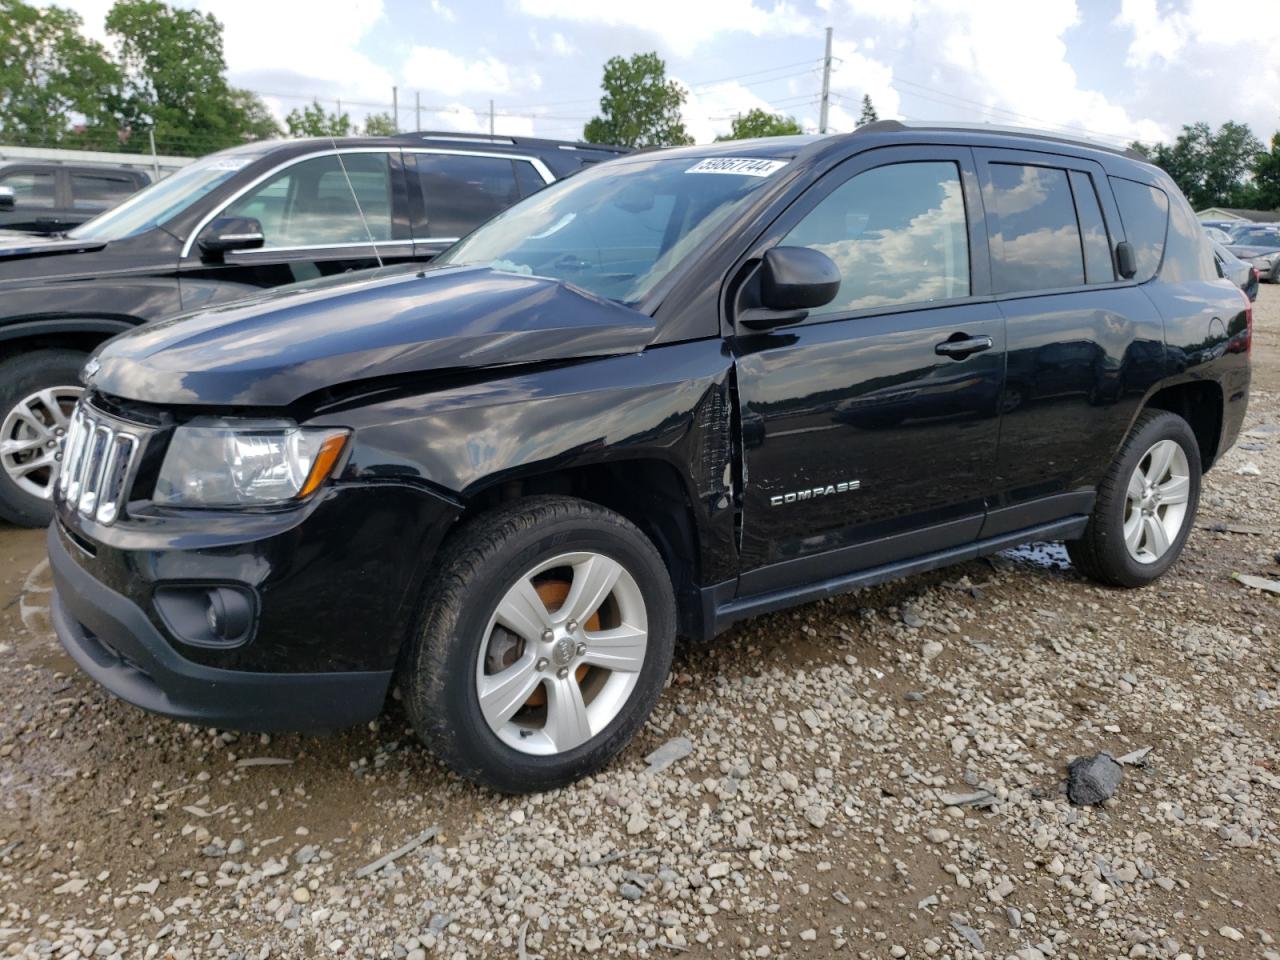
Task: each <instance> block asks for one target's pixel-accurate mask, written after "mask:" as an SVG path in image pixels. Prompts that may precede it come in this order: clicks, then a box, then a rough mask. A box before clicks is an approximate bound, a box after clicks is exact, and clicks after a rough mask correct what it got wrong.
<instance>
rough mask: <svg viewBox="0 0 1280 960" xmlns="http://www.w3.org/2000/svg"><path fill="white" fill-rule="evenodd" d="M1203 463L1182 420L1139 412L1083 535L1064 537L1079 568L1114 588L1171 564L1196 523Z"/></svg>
mask: <svg viewBox="0 0 1280 960" xmlns="http://www.w3.org/2000/svg"><path fill="white" fill-rule="evenodd" d="M1200 470H1201V468H1200V447H1199V445H1198V444H1197V442H1196V437H1195V434H1194V433H1192V431H1191V427H1190V426H1189V425H1188V424H1187V422H1186V421H1185V420H1183V419H1182V418H1181V417H1179V416H1177V415H1176V414H1173V413H1168V412H1166V411H1163V410H1147V411H1144V412H1143V413H1141V414H1140V415H1139V416H1138V419H1137V421H1136V422H1135V423H1134V427H1133V430H1132V432H1131V433H1130V434H1129V438H1128V439H1127V440H1126V441H1125V443H1124V446H1122V447H1121V448H1120V452H1119V453H1118V454H1117V455H1116V458H1115V460H1114V461H1113V462H1112V464H1111V468H1110V469H1109V470H1108V471H1107V475H1106V477H1104V478H1103V481H1102V483H1101V484H1099V486H1098V499H1097V500H1096V501H1095V503H1094V508H1093V514H1092V516H1090V518H1089V525H1088V526H1087V527H1086V528H1085V532H1084V536H1083V537H1081V538H1080V539H1079V540H1075V541H1072V542H1069V543H1068V544H1067V552H1068V554H1070V556H1071V560H1072V562H1073V563H1074V564H1075V566H1076V568H1077V569H1078V570H1079V571H1080V572H1081V573H1083V574H1084V575H1085V576H1087V577H1089V578H1090V579H1092V580H1097V581H1099V582H1101V583H1105V584H1109V585H1111V586H1117V587H1141V586H1145V585H1146V584H1148V583H1150V582H1151V581H1152V580H1155V579H1156V578H1157V577H1158V576H1160V575H1161V574H1162V573H1164V572H1165V571H1166V570H1168V569H1169V567H1170V566H1172V565H1173V563H1174V561H1175V560H1177V559H1178V556H1179V555H1180V554H1181V553H1182V547H1183V545H1184V544H1185V543H1186V541H1187V535H1188V534H1189V533H1190V532H1191V527H1192V526H1193V524H1194V523H1195V517H1196V507H1197V505H1198V504H1199V502H1200Z"/></svg>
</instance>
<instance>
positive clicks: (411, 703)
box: [400, 496, 676, 793]
mask: <svg viewBox="0 0 1280 960" xmlns="http://www.w3.org/2000/svg"><path fill="white" fill-rule="evenodd" d="M437 569H438V570H439V571H440V572H439V575H438V579H437V580H436V582H435V583H434V584H433V585H432V586H431V588H430V589H428V591H427V595H426V597H425V599H424V602H423V606H422V613H421V616H420V618H419V623H420V626H419V630H418V633H417V636H416V637H415V638H414V640H413V646H412V648H411V650H410V651H409V655H408V657H407V659H406V661H405V664H404V667H403V676H402V678H401V684H400V686H401V693H402V694H403V695H404V700H405V704H406V707H407V709H408V712H409V717H410V719H411V720H412V721H413V725H414V727H415V729H416V730H417V731H418V734H419V736H420V737H421V738H422V739H423V741H424V742H425V743H426V744H427V746H428V747H429V748H430V749H431V751H432V752H433V753H434V754H435V755H436V756H437V757H439V758H440V759H441V760H443V761H444V762H445V763H446V764H448V766H449V767H451V768H452V769H453V770H454V771H455V772H457V773H458V774H459V775H461V776H463V777H466V778H468V779H470V780H474V781H476V782H477V783H481V784H485V785H487V786H490V787H493V788H494V789H496V790H501V791H504V792H508V793H525V792H530V791H537V790H549V789H552V788H555V787H560V786H563V785H565V784H567V783H570V782H572V781H574V780H577V779H579V778H581V777H583V776H586V775H587V774H589V773H592V772H593V771H595V770H598V769H600V768H601V767H602V766H604V765H605V764H606V763H607V762H608V761H609V760H610V759H611V758H612V757H613V756H614V755H615V754H616V753H618V751H619V750H621V749H622V748H623V747H624V746H626V744H627V742H628V741H630V740H631V738H632V737H633V736H634V735H635V733H636V731H637V730H639V729H640V727H641V725H642V724H643V723H644V721H645V720H646V718H647V717H648V716H649V713H650V711H652V710H653V706H654V704H655V703H656V702H657V700H658V696H659V694H660V693H661V692H662V687H663V684H664V683H665V681H666V678H667V672H668V670H669V669H670V667H671V655H672V650H673V648H674V645H675V630H676V614H675V598H674V596H673V593H672V587H671V579H670V576H669V575H668V573H667V569H666V566H665V565H664V564H663V562H662V558H661V557H660V556H659V555H658V551H657V550H656V549H655V548H654V546H653V544H652V543H651V542H650V541H649V539H648V538H647V537H646V536H645V535H644V534H643V533H641V532H640V531H639V530H638V529H637V528H636V527H635V526H634V525H633V524H631V523H630V522H629V521H627V520H626V519H624V518H623V517H621V516H619V515H618V514H616V513H613V512H612V511H610V510H606V509H604V508H603V507H599V506H596V505H594V504H590V503H587V502H585V501H582V500H576V499H572V498H568V497H542V496H540V497H530V498H528V499H525V500H520V501H518V502H516V503H513V504H511V505H510V506H506V507H502V508H499V509H498V510H496V511H494V512H493V513H490V514H486V515H484V516H481V517H478V518H477V519H476V520H474V521H472V522H471V523H470V524H468V525H467V526H465V527H463V528H462V529H461V530H460V531H459V532H458V533H457V534H456V535H455V536H454V537H453V538H452V539H451V541H450V542H449V543H448V544H447V545H446V547H445V548H444V550H443V551H442V553H441V556H440V560H439V563H438V565H437Z"/></svg>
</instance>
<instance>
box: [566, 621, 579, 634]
mask: <svg viewBox="0 0 1280 960" xmlns="http://www.w3.org/2000/svg"><path fill="white" fill-rule="evenodd" d="M564 626H565V629H566V630H568V631H569V632H570V633H573V632H574V631H575V630H577V629H578V621H577V620H570V621H569V622H568V623H566V624H565V625H564Z"/></svg>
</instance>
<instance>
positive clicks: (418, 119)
mask: <svg viewBox="0 0 1280 960" xmlns="http://www.w3.org/2000/svg"><path fill="white" fill-rule="evenodd" d="M413 129H415V130H421V129H422V91H421V90H415V91H413Z"/></svg>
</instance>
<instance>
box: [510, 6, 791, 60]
mask: <svg viewBox="0 0 1280 960" xmlns="http://www.w3.org/2000/svg"><path fill="white" fill-rule="evenodd" d="M518 5H519V9H520V11H521V12H522V13H527V14H529V15H530V16H534V17H541V18H544V19H558V20H569V21H576V22H579V23H594V24H600V25H603V26H606V27H630V28H632V29H636V30H643V31H645V32H647V33H652V34H655V35H657V36H658V37H660V38H661V40H662V41H663V44H664V45H665V46H666V47H668V48H670V49H671V50H672V51H674V52H675V53H676V54H677V55H680V56H687V55H688V54H691V53H692V52H693V51H694V50H696V49H697V48H698V47H699V46H700V45H701V44H702V43H704V42H706V41H707V40H710V39H712V38H713V37H715V36H717V35H719V34H722V33H749V34H751V35H753V36H757V37H760V36H786V35H791V34H797V33H812V32H813V30H814V27H813V25H812V23H811V22H810V21H809V18H808V17H806V16H804V15H802V14H801V13H799V11H797V10H796V8H795V7H794V6H793V5H792V4H791V3H789V2H787V0H776V2H774V3H773V5H772V6H770V7H764V6H761V5H759V4H757V3H756V2H755V0H696V2H689V0H641V2H633V3H616V2H612V3H611V2H607V0H604V2H602V0H518Z"/></svg>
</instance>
